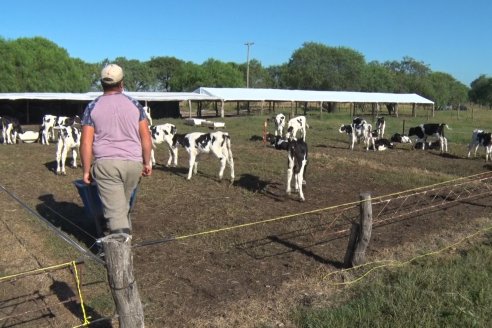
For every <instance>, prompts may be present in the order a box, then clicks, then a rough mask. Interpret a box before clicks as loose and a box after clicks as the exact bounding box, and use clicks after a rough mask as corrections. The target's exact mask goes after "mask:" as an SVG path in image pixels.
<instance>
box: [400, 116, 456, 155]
mask: <svg viewBox="0 0 492 328" xmlns="http://www.w3.org/2000/svg"><path fill="white" fill-rule="evenodd" d="M445 127H447V128H448V129H449V127H448V126H447V125H446V124H444V123H442V124H439V123H427V124H421V125H419V126H416V127H413V128H410V130H409V131H408V136H409V137H411V136H417V142H422V149H425V145H426V141H427V137H430V136H434V137H436V138H437V139H439V142H440V145H441V147H440V151H441V153H442V152H443V151H444V152H447V151H448V139H446V137H445V136H444V128H445Z"/></svg>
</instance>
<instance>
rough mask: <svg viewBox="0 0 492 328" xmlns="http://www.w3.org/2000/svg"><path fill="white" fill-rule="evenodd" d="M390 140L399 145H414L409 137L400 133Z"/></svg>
mask: <svg viewBox="0 0 492 328" xmlns="http://www.w3.org/2000/svg"><path fill="white" fill-rule="evenodd" d="M390 140H391V141H392V142H398V143H409V144H411V143H412V140H411V139H410V138H409V137H408V136H406V135H404V134H399V133H395V134H393V135H392V136H391V139H390Z"/></svg>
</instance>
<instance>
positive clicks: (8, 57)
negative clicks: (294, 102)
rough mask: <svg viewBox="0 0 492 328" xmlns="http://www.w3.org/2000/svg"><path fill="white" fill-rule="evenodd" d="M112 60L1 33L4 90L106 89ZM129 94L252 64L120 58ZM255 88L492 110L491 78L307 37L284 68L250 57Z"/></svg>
mask: <svg viewBox="0 0 492 328" xmlns="http://www.w3.org/2000/svg"><path fill="white" fill-rule="evenodd" d="M108 62H110V60H109V59H105V60H103V61H102V62H99V63H86V62H84V61H83V60H81V59H78V58H71V57H70V55H69V54H68V52H67V51H66V50H65V49H63V48H61V47H59V46H58V45H56V44H55V43H53V42H52V41H50V40H47V39H45V38H42V37H34V38H18V39H15V40H6V39H4V38H1V37H0V70H1V72H2V74H1V75H0V92H3V93H5V92H88V91H100V90H101V87H100V83H99V72H100V70H101V67H103V66H104V65H105V64H106V63H108ZM111 62H114V63H117V64H119V65H121V66H122V67H123V68H124V70H125V88H126V89H127V90H128V91H160V92H166V91H167V92H190V91H193V90H195V89H197V88H199V87H202V86H205V87H230V88H240V87H246V71H247V63H233V62H222V61H219V60H216V59H213V58H210V59H208V60H206V61H205V62H203V63H202V64H196V63H193V62H190V61H183V60H180V59H178V58H175V57H172V56H157V57H152V58H151V59H150V60H148V61H143V62H142V61H139V60H135V59H127V58H125V57H117V58H115V59H114V60H111ZM249 81H250V83H249V85H250V88H273V89H278V88H281V89H298V90H330V91H362V92H390V93H417V94H419V95H421V96H423V97H426V98H428V99H431V100H432V101H434V102H435V104H436V107H437V108H441V107H442V108H447V107H449V106H457V105H459V104H463V103H466V102H469V101H472V102H474V103H477V104H482V105H487V106H489V107H491V108H492V78H491V77H487V76H485V75H481V76H479V77H477V79H476V80H474V81H473V82H472V83H471V85H470V87H468V86H466V85H464V84H463V83H461V82H459V81H457V80H456V79H455V78H454V77H453V76H451V75H450V74H448V73H444V72H434V71H432V70H431V69H430V68H429V66H428V65H426V64H425V63H423V62H420V61H418V60H415V59H413V58H411V57H404V58H403V59H402V60H400V61H397V60H394V61H386V62H379V61H371V62H366V60H365V58H364V56H363V55H362V54H361V53H359V52H357V51H355V50H353V49H350V48H346V47H330V46H327V45H324V44H321V43H315V42H307V43H304V44H303V45H302V47H301V48H299V49H297V50H295V51H294V52H293V53H292V55H291V57H290V59H289V61H288V62H287V63H284V64H282V65H273V66H269V67H263V66H262V64H261V62H260V61H258V60H256V59H252V60H251V61H250V62H249Z"/></svg>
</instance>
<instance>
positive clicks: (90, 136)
mask: <svg viewBox="0 0 492 328" xmlns="http://www.w3.org/2000/svg"><path fill="white" fill-rule="evenodd" d="M93 142H94V127H92V126H90V125H83V126H82V136H81V140H80V159H81V161H82V169H83V172H84V173H83V177H82V180H84V183H87V184H89V183H91V180H92V177H91V174H90V170H91V164H92V144H93Z"/></svg>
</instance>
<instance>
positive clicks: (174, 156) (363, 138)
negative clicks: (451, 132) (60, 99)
mask: <svg viewBox="0 0 492 328" xmlns="http://www.w3.org/2000/svg"><path fill="white" fill-rule="evenodd" d="M146 113H147V117H148V120H149V123H150V125H149V129H150V132H151V136H152V142H153V148H156V147H157V145H159V144H165V145H167V149H168V152H169V159H168V162H167V166H177V164H178V146H179V145H181V146H182V147H183V148H184V149H185V150H186V151H187V153H188V155H189V165H188V175H187V179H188V180H190V179H191V177H192V175H193V174H196V173H197V166H198V160H197V157H198V155H200V154H202V153H212V154H214V155H215V156H216V157H217V158H218V159H219V161H220V169H219V179H222V178H223V175H224V170H225V167H226V166H227V165H228V166H229V169H230V176H231V181H233V180H234V159H233V155H232V150H231V138H230V136H229V133H227V132H223V131H214V132H208V133H205V132H191V133H188V134H178V133H177V129H176V126H175V125H174V124H170V123H165V124H160V125H151V124H152V118H151V117H150V110H149V109H148V108H146ZM270 120H273V122H274V126H275V133H274V134H270V133H268V134H267V135H265V136H264V138H265V139H266V140H268V141H269V142H270V144H271V145H272V146H273V147H275V148H276V149H280V150H286V151H287V158H288V165H287V188H286V192H287V193H288V194H290V193H291V190H292V189H291V182H292V178H294V190H295V191H296V192H298V193H299V197H300V200H301V201H304V200H305V198H304V193H303V191H302V186H303V184H305V183H306V182H305V180H304V171H305V169H306V165H307V162H308V146H307V144H306V132H307V129H308V128H309V125H308V124H307V122H306V118H305V117H304V116H297V117H294V118H292V119H290V120H288V121H287V120H286V117H285V115H284V114H278V115H276V116H275V117H273V118H272V119H268V121H270ZM0 123H1V126H0V128H1V129H2V136H1V137H2V142H3V143H4V144H8V143H16V142H17V139H18V138H19V139H21V140H24V139H23V138H22V137H23V135H25V134H27V133H32V131H26V132H24V131H22V127H21V125H20V124H19V122H18V121H17V120H16V119H15V118H10V117H0ZM385 127H386V124H385V120H384V117H378V118H377V121H376V124H375V128H374V129H373V127H372V124H370V123H368V122H367V121H366V120H364V119H363V118H360V117H356V118H354V119H353V120H352V122H351V123H350V124H345V125H343V124H342V125H341V126H340V128H339V132H340V133H343V134H346V135H347V136H348V138H349V148H350V149H354V145H355V143H363V145H364V146H365V148H366V150H374V151H381V150H385V149H390V148H394V144H395V143H412V141H411V139H410V137H412V136H415V137H416V142H415V146H414V147H415V148H421V149H426V148H427V149H439V150H440V151H441V152H447V151H448V147H447V146H448V145H447V139H446V137H445V136H444V129H445V128H448V129H449V127H448V126H447V125H446V124H436V123H428V124H421V125H419V126H416V127H412V128H410V129H409V132H408V135H401V134H398V133H395V134H393V135H392V136H391V138H390V139H389V140H388V139H385V138H384V133H385ZM80 135H81V130H80V118H79V117H78V116H75V117H66V116H55V115H45V116H44V117H43V122H42V124H41V127H40V131H39V132H38V133H36V139H37V140H36V141H38V142H40V143H42V144H47V145H48V144H49V142H50V141H52V140H55V141H56V142H57V147H56V173H57V174H61V175H65V174H66V171H65V161H66V157H67V154H68V152H69V151H72V167H75V168H76V167H77V152H78V148H79V146H80ZM428 137H435V138H436V141H434V142H430V143H429V142H427V138H428ZM480 146H482V147H484V148H485V161H488V160H489V157H491V153H492V143H491V133H490V132H489V133H487V132H485V131H483V130H479V129H475V130H474V131H473V133H472V138H471V141H470V144H469V145H468V155H467V156H468V157H470V155H471V152H472V150H473V151H474V155H475V156H476V153H477V150H478V148H479V147H480ZM151 160H152V164H153V165H156V161H155V156H154V149H152V154H151Z"/></svg>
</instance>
